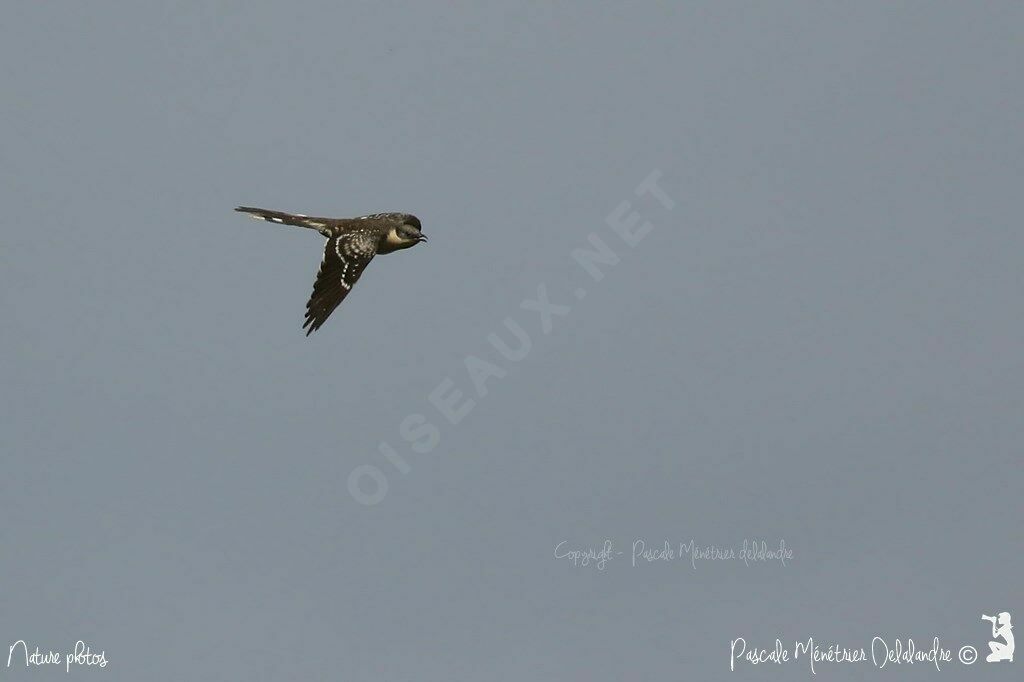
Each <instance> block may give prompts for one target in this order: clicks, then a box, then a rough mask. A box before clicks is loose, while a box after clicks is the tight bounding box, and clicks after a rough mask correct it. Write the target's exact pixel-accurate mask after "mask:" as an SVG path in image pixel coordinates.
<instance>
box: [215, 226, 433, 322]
mask: <svg viewBox="0 0 1024 682" xmlns="http://www.w3.org/2000/svg"><path fill="white" fill-rule="evenodd" d="M235 210H236V211H241V212H242V213H248V214H249V215H250V216H252V217H253V218H255V219H256V220H266V221H267V222H271V223H278V224H279V225H295V226H296V227H308V228H310V229H312V230H316V231H317V232H319V233H320V234H322V235H323V236H325V237H327V243H326V244H324V259H323V261H322V262H321V263H320V271H319V272H317V275H316V282H314V283H313V293H312V295H311V296H310V297H309V302H308V303H306V321H305V322H304V323H303V325H302V328H303V329H305V330H306V336H309V335H310V334H312V333H313V332H315V331H316V330H317V329H319V328H320V327H321V326H322V325H323V323H324V322H325V321H326V320H327V318H328V317H330V315H331V313H332V312H334V309H335V308H337V307H338V305H339V304H340V303H341V302H342V301H344V300H345V297H346V296H348V292H349V291H351V290H352V287H353V286H355V283H356V282H357V281H358V280H359V276H360V275H362V274H363V270H365V269H366V266H367V265H368V264H369V262H370V261H371V260H372V259H373V257H374V256H376V255H377V254H378V253H391V252H392V251H398V250H400V249H408V248H409V247H412V246H416V245H417V244H419V243H420V242H425V241H427V238H426V236H425V235H424V234H423V231H422V229H421V225H420V219H419V218H417V217H416V216H414V215H410V214H408V213H374V214H373V215H364V216H360V217H358V218H315V217H312V216H308V215H302V214H291V213H282V212H281V211H268V210H266V209H262V208H252V207H249V206H239V207H238V208H236V209H235Z"/></svg>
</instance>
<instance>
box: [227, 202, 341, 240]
mask: <svg viewBox="0 0 1024 682" xmlns="http://www.w3.org/2000/svg"><path fill="white" fill-rule="evenodd" d="M235 210H236V211H240V212H242V213H248V214H249V215H250V216H251V217H253V218H255V219H256V220H266V221H267V222H271V223H277V224H278V225H295V226H297V227H308V228H310V229H312V230H316V231H317V232H321V233H323V234H328V231H329V230H330V228H331V227H333V226H334V225H335V224H336V223H337V222H338V220H337V219H336V218H318V217H316V216H309V215H302V214H301V213H284V212H283V211H270V210H268V209H265V208H253V207H251V206H239V207H238V208H236V209H235Z"/></svg>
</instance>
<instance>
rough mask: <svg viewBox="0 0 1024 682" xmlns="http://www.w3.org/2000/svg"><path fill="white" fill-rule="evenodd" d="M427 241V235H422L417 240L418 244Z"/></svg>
mask: <svg viewBox="0 0 1024 682" xmlns="http://www.w3.org/2000/svg"><path fill="white" fill-rule="evenodd" d="M425 241H427V235H425V234H421V235H420V236H419V237H417V238H416V242H417V243H419V242H425Z"/></svg>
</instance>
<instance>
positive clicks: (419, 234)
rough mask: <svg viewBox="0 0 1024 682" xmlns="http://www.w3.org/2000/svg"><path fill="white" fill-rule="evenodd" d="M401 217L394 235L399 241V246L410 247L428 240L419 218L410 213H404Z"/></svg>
mask: <svg viewBox="0 0 1024 682" xmlns="http://www.w3.org/2000/svg"><path fill="white" fill-rule="evenodd" d="M400 217H401V220H400V222H399V224H398V225H397V226H396V227H395V228H394V237H395V239H396V241H397V242H398V243H397V244H396V246H398V247H399V248H409V247H410V246H415V245H416V244H419V243H420V242H425V241H427V236H426V235H425V234H423V229H422V225H421V224H420V219H419V218H417V217H416V216H414V215H410V214H408V213H403V214H401V216H400Z"/></svg>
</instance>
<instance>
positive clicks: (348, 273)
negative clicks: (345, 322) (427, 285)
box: [302, 231, 377, 336]
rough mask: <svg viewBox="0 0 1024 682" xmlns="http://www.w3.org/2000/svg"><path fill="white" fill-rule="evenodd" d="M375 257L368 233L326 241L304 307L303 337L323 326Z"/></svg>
mask: <svg viewBox="0 0 1024 682" xmlns="http://www.w3.org/2000/svg"><path fill="white" fill-rule="evenodd" d="M376 254H377V238H376V236H375V235H373V234H372V233H371V232H369V231H365V232H364V231H356V232H348V233H345V234H343V235H341V236H339V237H334V238H331V239H328V240H327V243H326V244H325V245H324V259H323V262H321V263H320V272H318V273H317V275H316V282H315V283H314V284H313V294H312V295H311V296H310V297H309V302H308V303H307V304H306V321H305V323H303V325H302V327H303V329H306V336H309V335H310V334H312V333H313V332H315V331H316V330H317V329H319V328H320V327H321V325H323V323H324V322H326V321H327V318H328V317H330V315H331V313H332V312H334V309H335V308H337V307H338V305H339V304H340V303H341V302H342V301H344V300H345V297H346V296H348V292H349V291H351V290H352V287H353V286H354V285H355V283H356V282H357V281H358V280H359V276H360V275H362V274H363V270H364V269H366V266H367V264H368V263H369V262H370V261H371V260H373V257H374V256H375V255H376Z"/></svg>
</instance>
